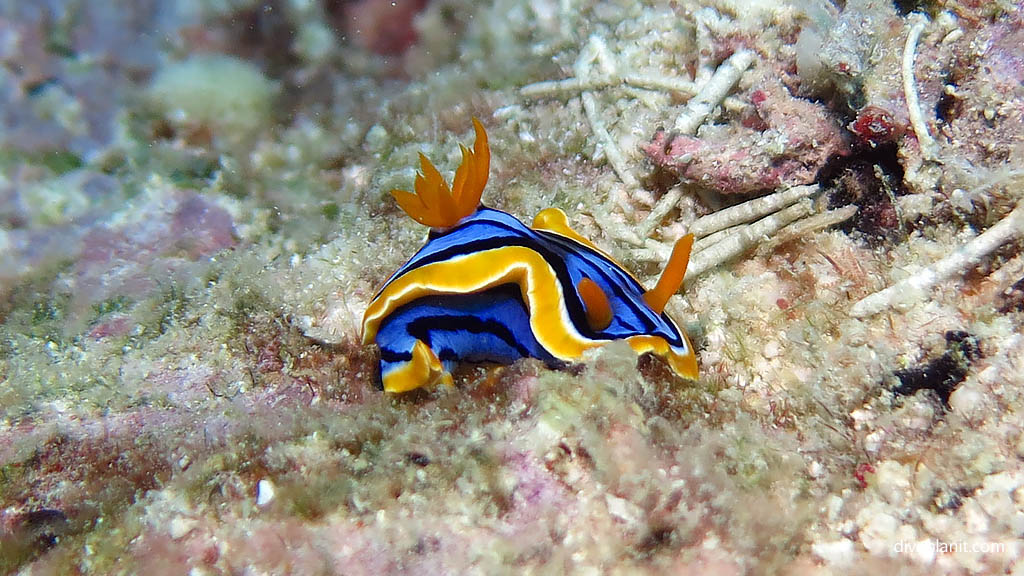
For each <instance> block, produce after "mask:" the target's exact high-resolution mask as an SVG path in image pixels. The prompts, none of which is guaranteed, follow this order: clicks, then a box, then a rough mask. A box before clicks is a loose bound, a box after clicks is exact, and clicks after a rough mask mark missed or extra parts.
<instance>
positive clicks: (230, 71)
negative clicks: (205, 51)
mask: <svg viewBox="0 0 1024 576" xmlns="http://www.w3.org/2000/svg"><path fill="white" fill-rule="evenodd" d="M276 91H277V87H276V85H275V84H274V82H272V81H271V80H269V79H268V78H267V77H266V76H264V75H263V73H262V72H261V71H260V70H259V68H257V67H255V66H253V65H252V64H249V63H248V62H244V61H242V60H238V59H236V58H231V57H228V56H210V55H203V56H193V57H191V58H189V59H187V60H183V61H181V62H177V63H174V64H171V65H169V66H167V67H166V68H164V69H163V70H161V71H160V72H159V73H158V74H157V76H156V78H154V79H153V82H152V84H150V86H149V91H148V96H149V98H150V100H151V101H152V102H153V103H154V104H156V105H157V106H159V107H160V108H161V109H162V111H163V113H164V116H165V118H166V119H167V120H168V121H169V122H171V124H172V125H175V126H179V127H183V128H187V129H190V130H203V129H208V130H210V131H211V132H212V133H213V135H214V137H215V138H218V139H222V140H223V141H224V142H225V143H226V144H228V145H229V146H232V147H234V146H239V145H242V144H244V143H245V142H246V140H247V139H249V138H251V137H253V136H254V135H255V134H256V133H257V132H259V131H260V129H261V128H262V127H264V126H266V125H268V124H269V123H270V118H271V112H272V108H273V102H274V94H275V92H276Z"/></svg>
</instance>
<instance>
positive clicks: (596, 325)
mask: <svg viewBox="0 0 1024 576" xmlns="http://www.w3.org/2000/svg"><path fill="white" fill-rule="evenodd" d="M473 125H474V128H475V130H476V143H475V144H474V149H473V150H472V151H470V150H468V149H466V148H465V147H463V148H462V154H463V162H462V165H461V166H460V167H459V169H458V171H457V172H456V175H455V180H454V182H453V186H452V188H451V189H449V188H448V186H447V184H446V183H445V182H444V179H443V178H442V177H441V175H440V173H438V171H437V169H436V168H434V166H433V165H432V164H430V161H429V160H427V159H426V157H424V156H422V155H421V156H420V161H421V166H422V173H421V174H420V175H418V176H417V178H416V185H415V187H416V194H412V193H409V192H406V191H402V190H395V191H392V194H393V195H394V196H395V198H396V200H397V201H398V202H399V205H400V206H401V207H402V208H403V209H404V210H405V211H406V213H408V214H409V215H410V216H411V217H412V218H414V219H415V220H417V221H418V222H421V223H423V224H426V225H428V226H430V227H431V232H430V235H429V237H428V240H427V243H426V244H425V245H424V246H423V247H422V248H421V249H420V250H419V252H417V253H416V254H415V255H414V256H413V257H412V258H411V259H410V260H409V261H408V262H406V263H405V264H404V265H403V266H402V267H401V268H399V269H398V270H397V271H396V272H395V273H394V274H392V275H391V277H390V278H388V280H387V281H386V282H385V283H384V286H383V287H381V288H380V290H378V292H377V294H376V295H375V296H374V297H373V299H372V300H371V301H370V304H369V306H368V307H367V309H366V313H365V314H364V316H363V329H362V332H363V343H364V344H369V343H371V342H374V341H376V343H377V345H378V346H379V347H380V352H381V359H380V369H381V373H380V376H381V384H382V386H383V388H384V390H386V391H388V392H405V391H408V390H412V389H415V388H419V387H421V386H425V385H429V384H432V383H435V382H444V383H447V384H451V382H452V378H451V371H452V370H453V369H454V367H455V366H456V364H457V363H458V362H496V363H503V364H508V363H512V362H514V361H516V360H518V359H520V358H524V357H532V358H538V359H540V360H542V361H544V362H545V363H547V364H548V365H549V366H559V365H562V364H564V363H566V362H571V361H575V360H579V359H580V358H581V357H582V356H583V353H584V352H585V351H586V350H588V349H591V348H595V347H597V346H601V345H603V344H607V343H608V342H610V341H612V340H625V341H626V342H627V343H628V344H629V345H630V347H632V348H633V350H634V351H636V352H637V353H638V354H642V353H646V352H651V353H654V354H655V355H657V356H660V357H662V358H663V359H664V360H665V361H666V362H667V363H668V365H669V366H670V367H671V368H672V370H673V371H674V372H675V373H676V374H678V375H679V376H681V377H683V378H688V379H691V380H692V379H696V378H697V359H696V356H695V354H694V350H693V346H692V345H691V344H690V341H689V339H688V338H687V337H686V334H685V333H684V332H683V331H682V330H681V329H680V328H679V326H678V325H677V324H676V323H675V322H674V321H673V320H672V319H671V318H670V317H669V316H668V314H666V313H664V312H663V309H664V306H665V303H666V302H667V301H668V298H669V297H670V296H671V295H672V294H674V293H675V292H676V291H677V290H678V289H679V286H680V285H681V284H682V279H683V275H684V274H685V271H686V263H687V261H688V259H689V252H690V247H691V246H692V244H693V237H692V236H686V237H684V238H683V239H681V240H680V241H679V242H678V243H677V245H676V249H675V250H674V251H673V254H672V258H671V259H670V261H669V264H668V266H667V267H666V270H665V273H664V274H663V275H662V277H661V279H660V280H659V282H658V285H657V286H656V287H655V288H654V289H652V290H645V289H644V287H643V286H642V285H641V284H640V282H639V281H638V280H637V279H636V278H635V277H634V276H633V275H632V274H630V273H629V272H627V271H626V270H625V269H624V268H623V267H622V266H621V265H620V264H618V263H617V262H616V261H615V260H614V259H612V258H611V257H610V256H609V255H607V254H605V253H604V252H602V251H601V250H600V249H598V248H597V247H596V246H594V245H593V244H592V243H591V242H590V241H589V240H587V239H586V238H584V237H583V236H581V235H579V234H578V233H576V232H575V231H573V230H572V229H571V228H570V227H569V225H568V221H567V218H566V216H565V213H563V212H562V211H561V210H558V209H555V208H549V209H547V210H543V211H542V212H541V213H540V214H538V215H537V217H536V218H535V219H534V222H533V226H532V227H528V226H526V225H525V224H523V223H522V222H520V221H519V220H518V219H516V218H515V217H514V216H512V215H510V214H508V213H505V212H502V211H500V210H495V209H492V208H487V207H485V206H483V205H480V203H479V202H480V196H481V195H482V192H483V187H484V185H485V184H486V182H487V170H488V166H489V160H490V152H489V149H488V145H487V135H486V133H485V132H484V130H483V126H481V125H480V123H479V121H478V120H476V119H475V118H474V119H473Z"/></svg>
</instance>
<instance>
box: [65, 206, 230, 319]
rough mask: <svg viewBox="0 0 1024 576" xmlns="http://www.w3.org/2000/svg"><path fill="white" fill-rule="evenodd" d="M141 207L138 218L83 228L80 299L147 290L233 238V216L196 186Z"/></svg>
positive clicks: (77, 279) (78, 271)
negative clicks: (191, 189) (208, 198)
mask: <svg viewBox="0 0 1024 576" xmlns="http://www.w3.org/2000/svg"><path fill="white" fill-rule="evenodd" d="M142 212H143V213H144V216H143V217H141V218H140V219H138V220H136V221H134V222H130V223H125V224H123V225H120V226H117V227H107V226H102V225H101V226H97V227H95V228H92V229H91V230H89V231H88V232H87V233H86V234H85V236H84V237H83V239H82V244H83V248H82V252H81V254H80V256H79V260H78V262H77V263H76V264H75V290H74V293H75V299H76V300H77V301H78V302H79V303H81V304H84V305H92V304H94V303H96V302H100V301H102V300H105V299H107V298H112V297H117V296H125V297H129V298H138V297H143V296H146V295H148V294H150V293H151V291H152V290H153V289H155V288H157V285H156V282H155V279H157V278H159V279H162V280H165V281H172V280H174V279H176V278H178V277H179V276H181V275H182V274H188V273H189V272H186V270H188V269H190V268H189V266H188V264H189V262H195V261H198V260H200V259H202V258H204V257H208V256H210V255H211V254H213V253H215V252H217V251H219V250H222V249H225V248H229V247H231V246H234V244H235V238H234V228H233V222H232V219H231V216H230V215H229V214H228V213H227V211H225V210H224V209H223V208H221V207H219V206H217V205H216V204H212V203H210V202H209V201H208V200H206V199H204V198H203V197H201V196H199V195H197V194H196V193H194V192H180V193H174V194H171V195H170V196H168V197H165V198H162V199H159V200H156V201H154V203H153V205H151V206H148V207H146V208H144V209H143V210H142Z"/></svg>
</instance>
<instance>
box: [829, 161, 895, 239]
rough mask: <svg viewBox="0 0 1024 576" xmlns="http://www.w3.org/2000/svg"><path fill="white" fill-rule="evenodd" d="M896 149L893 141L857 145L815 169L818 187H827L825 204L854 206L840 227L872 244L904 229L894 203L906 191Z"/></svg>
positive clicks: (836, 206)
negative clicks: (847, 153)
mask: <svg viewBox="0 0 1024 576" xmlns="http://www.w3.org/2000/svg"><path fill="white" fill-rule="evenodd" d="M896 152H897V149H896V145H895V144H882V145H879V146H875V147H870V146H863V147H859V148H858V150H857V151H855V152H854V154H852V155H850V156H846V157H837V158H834V159H832V160H831V161H829V163H828V164H826V165H825V166H824V167H823V168H822V169H821V172H819V173H818V179H819V181H820V182H821V185H822V188H824V189H825V190H828V191H829V208H839V207H842V206H846V205H849V204H854V205H856V206H857V208H858V210H857V214H856V215H855V216H854V217H853V218H851V219H850V220H848V221H846V222H845V223H844V224H843V225H842V226H841V227H840V229H842V230H843V231H845V232H847V233H852V232H854V231H857V232H860V233H861V234H863V236H864V237H865V238H866V239H867V240H868V242H870V243H871V244H873V245H879V244H884V243H889V242H895V241H898V240H900V239H902V238H904V237H905V236H906V232H907V231H906V229H905V223H903V222H902V221H901V220H900V217H899V213H898V212H897V208H896V205H895V204H894V201H895V199H896V197H897V196H902V195H904V194H906V193H907V192H906V189H905V188H904V186H903V166H902V165H900V163H899V158H898V157H897V155H896Z"/></svg>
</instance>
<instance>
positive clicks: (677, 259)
mask: <svg viewBox="0 0 1024 576" xmlns="http://www.w3.org/2000/svg"><path fill="white" fill-rule="evenodd" d="M691 250H693V234H687V235H686V236H683V237H682V238H680V239H679V240H678V241H676V245H675V247H674V248H672V256H671V257H670V258H669V259H668V264H666V265H665V271H664V272H662V273H661V278H658V283H657V284H656V285H655V286H654V288H651V289H650V290H648V291H647V292H644V300H645V301H646V302H647V305H648V306H650V307H651V310H654V311H655V312H657V313H658V314H661V313H662V312H663V311H664V310H665V305H666V304H668V299H669V298H671V297H672V295H673V294H675V293H676V292H677V291H679V287H680V286H682V285H683V278H684V277H685V276H686V266H687V264H689V262H690V251H691Z"/></svg>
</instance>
